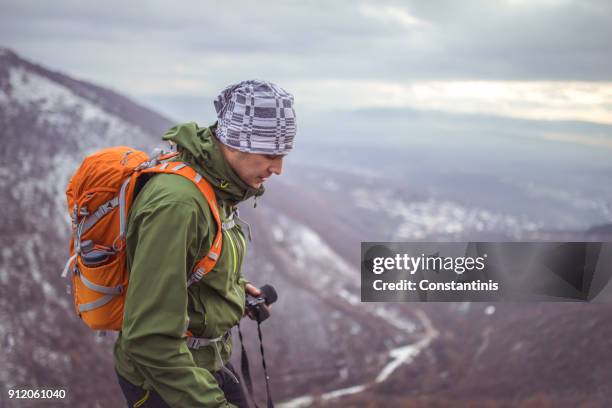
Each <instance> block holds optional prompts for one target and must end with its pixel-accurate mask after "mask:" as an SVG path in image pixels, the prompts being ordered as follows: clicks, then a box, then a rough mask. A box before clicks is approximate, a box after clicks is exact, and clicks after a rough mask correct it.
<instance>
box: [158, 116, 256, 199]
mask: <svg viewBox="0 0 612 408" xmlns="http://www.w3.org/2000/svg"><path fill="white" fill-rule="evenodd" d="M216 127H217V122H215V123H214V124H213V125H212V126H210V127H203V128H200V127H198V125H197V124H196V123H195V122H189V123H184V124H181V125H177V126H175V127H173V128H172V129H170V130H168V131H167V132H166V133H165V134H164V136H163V137H162V139H163V140H167V141H170V142H173V143H176V145H177V146H178V147H179V152H180V154H179V160H181V161H183V162H185V163H187V164H188V165H190V166H193V168H194V170H196V171H197V172H198V173H199V174H201V175H202V176H203V177H205V178H206V180H207V181H208V182H209V183H210V184H211V185H212V186H213V188H214V189H215V193H216V195H217V199H219V200H222V201H228V202H230V203H231V204H233V205H234V204H237V203H239V202H241V201H245V200H247V199H249V198H250V197H258V196H260V195H262V194H263V193H264V191H265V189H264V187H263V185H262V186H261V187H260V188H253V187H251V186H249V185H248V184H246V183H245V182H244V181H242V179H241V178H240V177H238V175H237V174H236V173H235V172H234V170H233V169H232V168H231V166H230V165H229V163H228V162H227V161H226V160H225V157H224V156H223V153H222V152H221V149H220V147H219V143H220V142H219V141H218V140H217V138H216V137H215V136H214V132H215V129H216Z"/></svg>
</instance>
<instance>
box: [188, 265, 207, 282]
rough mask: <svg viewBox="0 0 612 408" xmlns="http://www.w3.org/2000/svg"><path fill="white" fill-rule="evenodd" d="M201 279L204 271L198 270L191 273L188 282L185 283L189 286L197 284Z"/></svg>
mask: <svg viewBox="0 0 612 408" xmlns="http://www.w3.org/2000/svg"><path fill="white" fill-rule="evenodd" d="M202 277H204V269H202V268H198V270H197V271H195V272H194V273H192V274H191V276H190V277H189V280H188V281H187V286H191V285H193V284H194V283H196V282H199V281H200V279H202Z"/></svg>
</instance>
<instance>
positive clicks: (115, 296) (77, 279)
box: [62, 146, 222, 330]
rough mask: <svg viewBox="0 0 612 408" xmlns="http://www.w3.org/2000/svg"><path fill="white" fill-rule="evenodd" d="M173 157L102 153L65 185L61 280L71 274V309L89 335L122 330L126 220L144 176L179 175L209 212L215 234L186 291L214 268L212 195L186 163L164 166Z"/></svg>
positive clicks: (119, 150)
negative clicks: (66, 232) (66, 243)
mask: <svg viewBox="0 0 612 408" xmlns="http://www.w3.org/2000/svg"><path fill="white" fill-rule="evenodd" d="M176 155H177V153H170V154H166V155H163V154H160V155H158V156H156V157H154V158H153V159H149V157H148V156H147V155H146V154H145V153H143V152H141V151H138V150H135V149H131V148H129V147H124V146H118V147H111V148H108V149H103V150H100V151H98V152H96V153H93V154H92V155H90V156H88V157H86V158H85V160H83V163H81V166H80V167H79V168H78V170H77V171H76V172H75V173H74V175H73V176H72V178H71V179H70V182H69V183H68V188H67V189H66V198H67V200H68V211H69V213H70V215H71V216H72V239H71V241H70V255H71V257H70V259H69V260H68V262H67V263H66V267H65V268H64V272H63V273H62V276H67V275H68V273H69V272H71V275H72V293H73V297H74V307H75V309H76V312H77V314H78V315H79V317H80V318H81V319H83V321H84V322H85V324H87V325H88V326H89V327H90V328H92V329H94V330H121V324H122V322H123V304H124V301H125V294H126V292H127V287H128V276H129V275H128V270H127V261H126V259H127V258H126V237H125V235H126V229H127V217H128V213H129V210H130V207H131V205H132V201H133V199H134V193H135V191H136V188H137V186H139V187H141V186H142V183H143V179H142V178H141V176H142V175H143V174H146V173H168V174H179V175H181V176H183V177H185V178H187V179H189V180H191V181H192V182H193V183H194V184H195V185H196V186H197V187H198V189H199V190H200V191H201V192H202V195H204V197H205V198H206V201H207V202H208V205H209V207H210V209H211V212H212V214H213V217H214V219H215V222H216V224H217V234H216V236H215V239H214V241H213V245H212V247H211V248H210V251H209V252H208V254H207V255H206V256H205V257H204V258H202V259H201V260H200V261H199V262H198V263H197V264H196V266H195V267H194V269H193V271H192V273H191V275H190V277H189V279H188V285H191V284H193V283H196V282H198V281H199V280H200V279H202V277H203V276H204V275H205V274H207V273H208V272H210V271H211V270H212V269H213V268H214V266H215V264H216V263H217V259H218V257H219V254H220V252H221V246H222V227H221V219H220V217H219V211H218V208H217V200H216V198H215V193H214V190H213V189H212V187H211V186H210V184H209V183H208V182H207V181H206V180H205V179H204V178H203V177H202V176H201V175H199V174H198V173H197V172H196V171H195V170H193V169H192V168H191V167H189V166H187V165H186V164H185V163H182V162H169V161H168V160H169V159H171V158H173V157H175V156H176ZM139 181H140V183H139Z"/></svg>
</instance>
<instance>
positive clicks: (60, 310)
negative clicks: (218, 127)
mask: <svg viewBox="0 0 612 408" xmlns="http://www.w3.org/2000/svg"><path fill="white" fill-rule="evenodd" d="M132 115H133V116H132ZM169 126H170V121H169V120H167V119H166V118H163V117H161V116H160V115H158V114H156V113H154V112H152V111H149V110H147V109H146V108H143V107H140V106H138V105H136V104H134V103H133V102H131V101H129V100H128V99H127V98H125V97H122V96H120V95H118V94H116V93H114V92H112V91H109V90H106V89H103V88H100V87H97V86H93V85H90V84H87V83H85V82H82V81H77V80H74V79H72V78H70V77H68V76H66V75H63V74H60V73H57V72H51V71H48V70H46V69H45V68H43V67H40V66H37V65H34V64H32V63H30V62H28V61H25V60H23V59H22V58H20V57H19V56H17V55H16V54H15V53H13V52H11V51H9V50H6V49H0V135H1V141H2V153H1V154H2V160H1V163H2V164H1V165H0V191H2V194H0V208H1V209H2V212H1V215H0V217H1V220H2V221H1V223H2V229H1V233H0V247H1V248H2V249H1V252H0V259H1V264H0V343H1V345H0V361H2V369H0V383H1V384H3V386H4V387H6V388H18V387H20V388H36V387H45V388H63V389H65V390H66V391H67V394H68V399H67V400H65V401H63V403H64V404H66V406H78V405H75V404H76V402H77V401H91V402H92V406H96V404H97V405H98V406H111V404H118V403H119V401H120V400H118V399H117V398H116V397H114V396H113V395H114V394H116V393H102V392H101V391H102V390H101V389H100V387H101V386H102V387H104V386H106V385H109V384H112V385H113V386H114V378H112V376H111V375H112V374H113V373H112V366H111V364H110V361H111V360H110V359H109V357H110V354H109V349H108V346H107V345H101V344H98V343H97V342H96V340H95V338H94V337H93V335H92V334H91V333H90V332H89V331H88V330H86V328H85V327H84V325H83V324H82V323H81V322H79V321H78V319H76V316H75V315H74V312H73V308H72V304H71V301H70V296H69V295H68V294H66V290H65V284H66V282H65V281H63V280H62V279H59V274H60V272H61V268H62V266H61V265H62V264H63V263H64V262H65V260H66V258H67V255H68V248H67V243H68V234H69V217H68V214H67V210H66V201H65V194H64V189H65V187H66V184H67V181H68V179H69V177H70V175H71V174H72V172H74V170H75V169H76V168H77V167H78V165H79V164H80V161H81V160H82V159H83V157H84V156H85V155H86V154H87V153H90V152H92V151H94V150H96V149H99V148H101V147H105V146H111V145H118V144H122V145H130V146H135V147H140V148H149V147H152V146H154V145H155V143H157V140H158V138H159V136H158V135H160V134H161V132H163V131H164V130H165V129H167V128H168V127H169ZM85 374H88V375H85ZM94 377H95V378H96V380H93V378H94ZM107 388H108V387H107ZM105 395H106V396H105ZM109 395H110V397H109ZM6 397H7V394H6V392H5V391H4V390H3V392H2V395H1V396H0V405H1V406H8V405H5V403H6V404H8V402H6V401H4V399H5V398H6ZM109 398H110V400H109ZM57 403H58V405H61V404H62V401H59V402H57ZM20 406H36V402H34V401H29V402H28V401H25V400H24V401H22V405H20Z"/></svg>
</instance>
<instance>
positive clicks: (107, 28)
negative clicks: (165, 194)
mask: <svg viewBox="0 0 612 408" xmlns="http://www.w3.org/2000/svg"><path fill="white" fill-rule="evenodd" d="M220 4H223V5H220ZM610 21H612V2H610V1H608V0H600V1H595V0H576V1H571V0H500V1H491V0H462V1H456V0H437V1H371V2H367V1H348V0H346V1H344V0H343V1H307V0H306V1H282V2H281V1H275V2H272V1H263V0H260V1H229V2H224V3H220V2H217V3H214V2H204V1H195V0H193V1H181V2H170V1H131V0H130V1H114V0H110V1H106V2H97V4H96V5H93V4H91V3H90V2H83V1H55V2H40V1H24V0H20V1H17V0H13V1H6V0H5V1H3V2H2V3H1V4H0V39H1V40H0V45H4V46H8V47H10V48H12V49H14V50H15V51H17V52H18V53H20V54H22V55H23V56H25V57H26V58H30V59H32V60H34V61H36V62H40V63H42V64H44V65H47V66H50V67H53V68H57V69H59V70H62V71H64V72H67V73H70V74H72V75H74V76H77V77H80V78H83V79H87V80H91V81H94V82H96V83H99V84H102V85H105V86H109V87H111V88H113V89H116V90H118V91H121V92H124V93H127V94H129V95H131V96H133V97H136V98H138V99H141V100H144V101H151V103H153V104H157V107H159V108H162V109H163V108H164V103H163V101H164V100H165V101H177V103H178V104H179V105H180V103H189V102H188V101H190V100H197V101H201V100H211V99H212V98H213V97H214V96H215V95H216V93H217V92H218V91H219V90H220V89H222V88H223V87H224V86H226V85H228V84H230V83H233V82H237V81H239V80H242V79H246V78H264V79H268V80H271V81H274V82H277V83H278V84H279V85H281V86H283V87H284V88H286V89H287V90H289V91H291V92H293V93H294V94H295V96H296V100H297V101H298V103H301V104H302V105H303V106H305V107H307V108H312V109H316V108H321V109H333V108H342V107H348V108H354V107H372V106H375V107H385V106H389V107H412V108H421V109H435V110H443V111H451V112H467V113H487V114H497V115H504V116H514V117H531V118H542V119H583V120H591V121H598V122H606V123H612V45H611V40H612V24H610ZM190 98H191V99H190ZM199 98H200V99H199ZM201 98H203V99H201ZM166 106H168V103H167V104H166ZM175 108H176V106H175ZM206 109H209V108H208V107H207V108H206ZM210 110H211V112H212V107H210ZM171 113H172V112H171Z"/></svg>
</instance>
